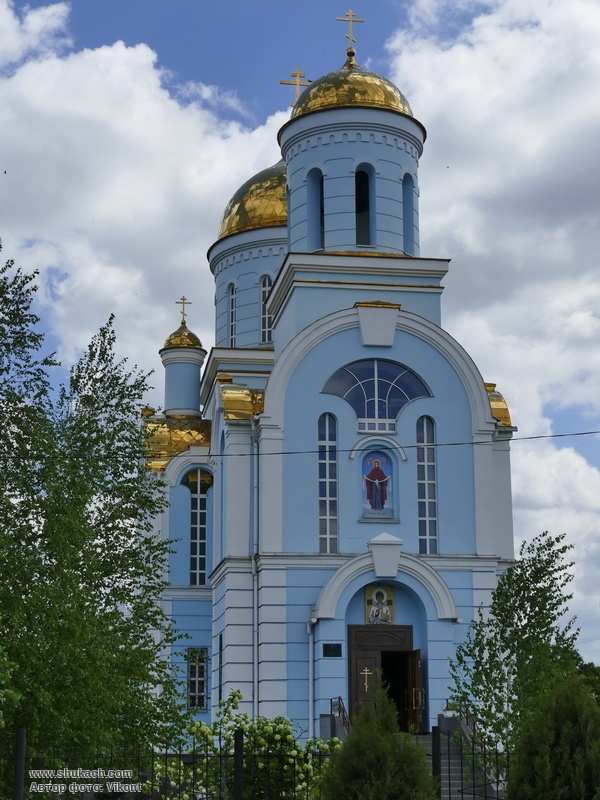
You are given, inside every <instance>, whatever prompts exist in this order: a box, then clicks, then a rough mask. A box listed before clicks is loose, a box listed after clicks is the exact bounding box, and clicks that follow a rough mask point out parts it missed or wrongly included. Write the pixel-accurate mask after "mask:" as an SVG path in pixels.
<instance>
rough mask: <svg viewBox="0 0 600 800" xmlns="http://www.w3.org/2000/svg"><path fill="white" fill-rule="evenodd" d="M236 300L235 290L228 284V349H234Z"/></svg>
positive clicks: (231, 284)
mask: <svg viewBox="0 0 600 800" xmlns="http://www.w3.org/2000/svg"><path fill="white" fill-rule="evenodd" d="M236 303H237V298H236V288H235V286H234V285H233V283H230V284H229V289H228V295H227V304H228V305H227V311H228V327H229V331H228V334H229V335H228V339H229V347H235V342H236V336H237V307H236Z"/></svg>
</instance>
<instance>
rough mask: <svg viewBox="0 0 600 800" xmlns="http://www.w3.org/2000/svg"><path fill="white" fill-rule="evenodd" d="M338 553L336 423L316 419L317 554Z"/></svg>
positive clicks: (325, 418)
mask: <svg viewBox="0 0 600 800" xmlns="http://www.w3.org/2000/svg"><path fill="white" fill-rule="evenodd" d="M337 551H338V481H337V420H336V418H335V417H334V416H333V414H321V416H320V417H319V553H337Z"/></svg>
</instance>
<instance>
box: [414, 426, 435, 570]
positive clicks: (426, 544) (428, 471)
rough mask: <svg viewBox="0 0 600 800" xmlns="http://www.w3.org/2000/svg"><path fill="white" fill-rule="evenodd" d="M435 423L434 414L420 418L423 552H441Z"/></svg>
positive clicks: (420, 523) (418, 445)
mask: <svg viewBox="0 0 600 800" xmlns="http://www.w3.org/2000/svg"><path fill="white" fill-rule="evenodd" d="M435 455H436V452H435V424H434V422H433V420H432V419H431V417H419V419H418V420H417V492H418V510H419V553H433V554H435V553H437V552H438V513H437V480H436V458H435Z"/></svg>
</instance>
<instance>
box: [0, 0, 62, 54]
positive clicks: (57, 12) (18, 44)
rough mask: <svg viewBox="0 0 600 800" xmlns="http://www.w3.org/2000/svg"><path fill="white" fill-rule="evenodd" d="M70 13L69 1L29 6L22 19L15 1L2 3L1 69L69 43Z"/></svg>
mask: <svg viewBox="0 0 600 800" xmlns="http://www.w3.org/2000/svg"><path fill="white" fill-rule="evenodd" d="M68 15H69V4H68V3H54V4H52V5H47V6H43V7H42V8H35V9H26V10H25V12H24V13H23V16H22V18H19V17H18V16H17V15H16V14H15V12H14V8H13V3H12V2H11V0H3V1H2V2H0V68H2V67H6V65H8V64H14V63H15V62H18V61H20V60H21V59H23V58H25V57H26V56H31V55H43V54H44V53H48V52H52V51H54V50H56V49H57V48H61V47H64V46H66V45H67V44H68V43H69V36H68V33H67V30H66V23H67V18H68Z"/></svg>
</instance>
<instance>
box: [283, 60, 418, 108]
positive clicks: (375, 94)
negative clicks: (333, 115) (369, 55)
mask: <svg viewBox="0 0 600 800" xmlns="http://www.w3.org/2000/svg"><path fill="white" fill-rule="evenodd" d="M355 55H356V52H355V51H354V49H353V48H349V49H348V58H347V60H346V63H345V64H344V66H343V67H341V69H338V70H336V71H335V72H329V73H328V74H327V75H323V77H322V78H318V79H317V80H316V81H313V82H312V83H311V85H310V86H309V87H308V89H305V90H304V91H303V92H302V94H301V95H300V97H299V98H298V100H297V102H296V105H295V106H294V110H293V111H292V119H295V118H296V117H300V116H302V115H303V114H308V113H309V112H311V111H323V110H325V109H327V108H343V107H349V106H362V107H365V108H383V109H388V110H390V111H400V112H401V113H402V114H407V115H408V116H409V117H412V116H413V113H412V110H411V108H410V105H409V104H408V100H407V99H406V97H404V95H403V94H402V92H401V91H400V89H398V87H397V86H394V84H393V83H392V82H391V81H388V80H387V78H382V77H381V75H377V73H375V72H369V71H368V70H366V69H363V68H362V67H360V66H359V65H358V64H357V63H356V61H355V58H354V56H355Z"/></svg>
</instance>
